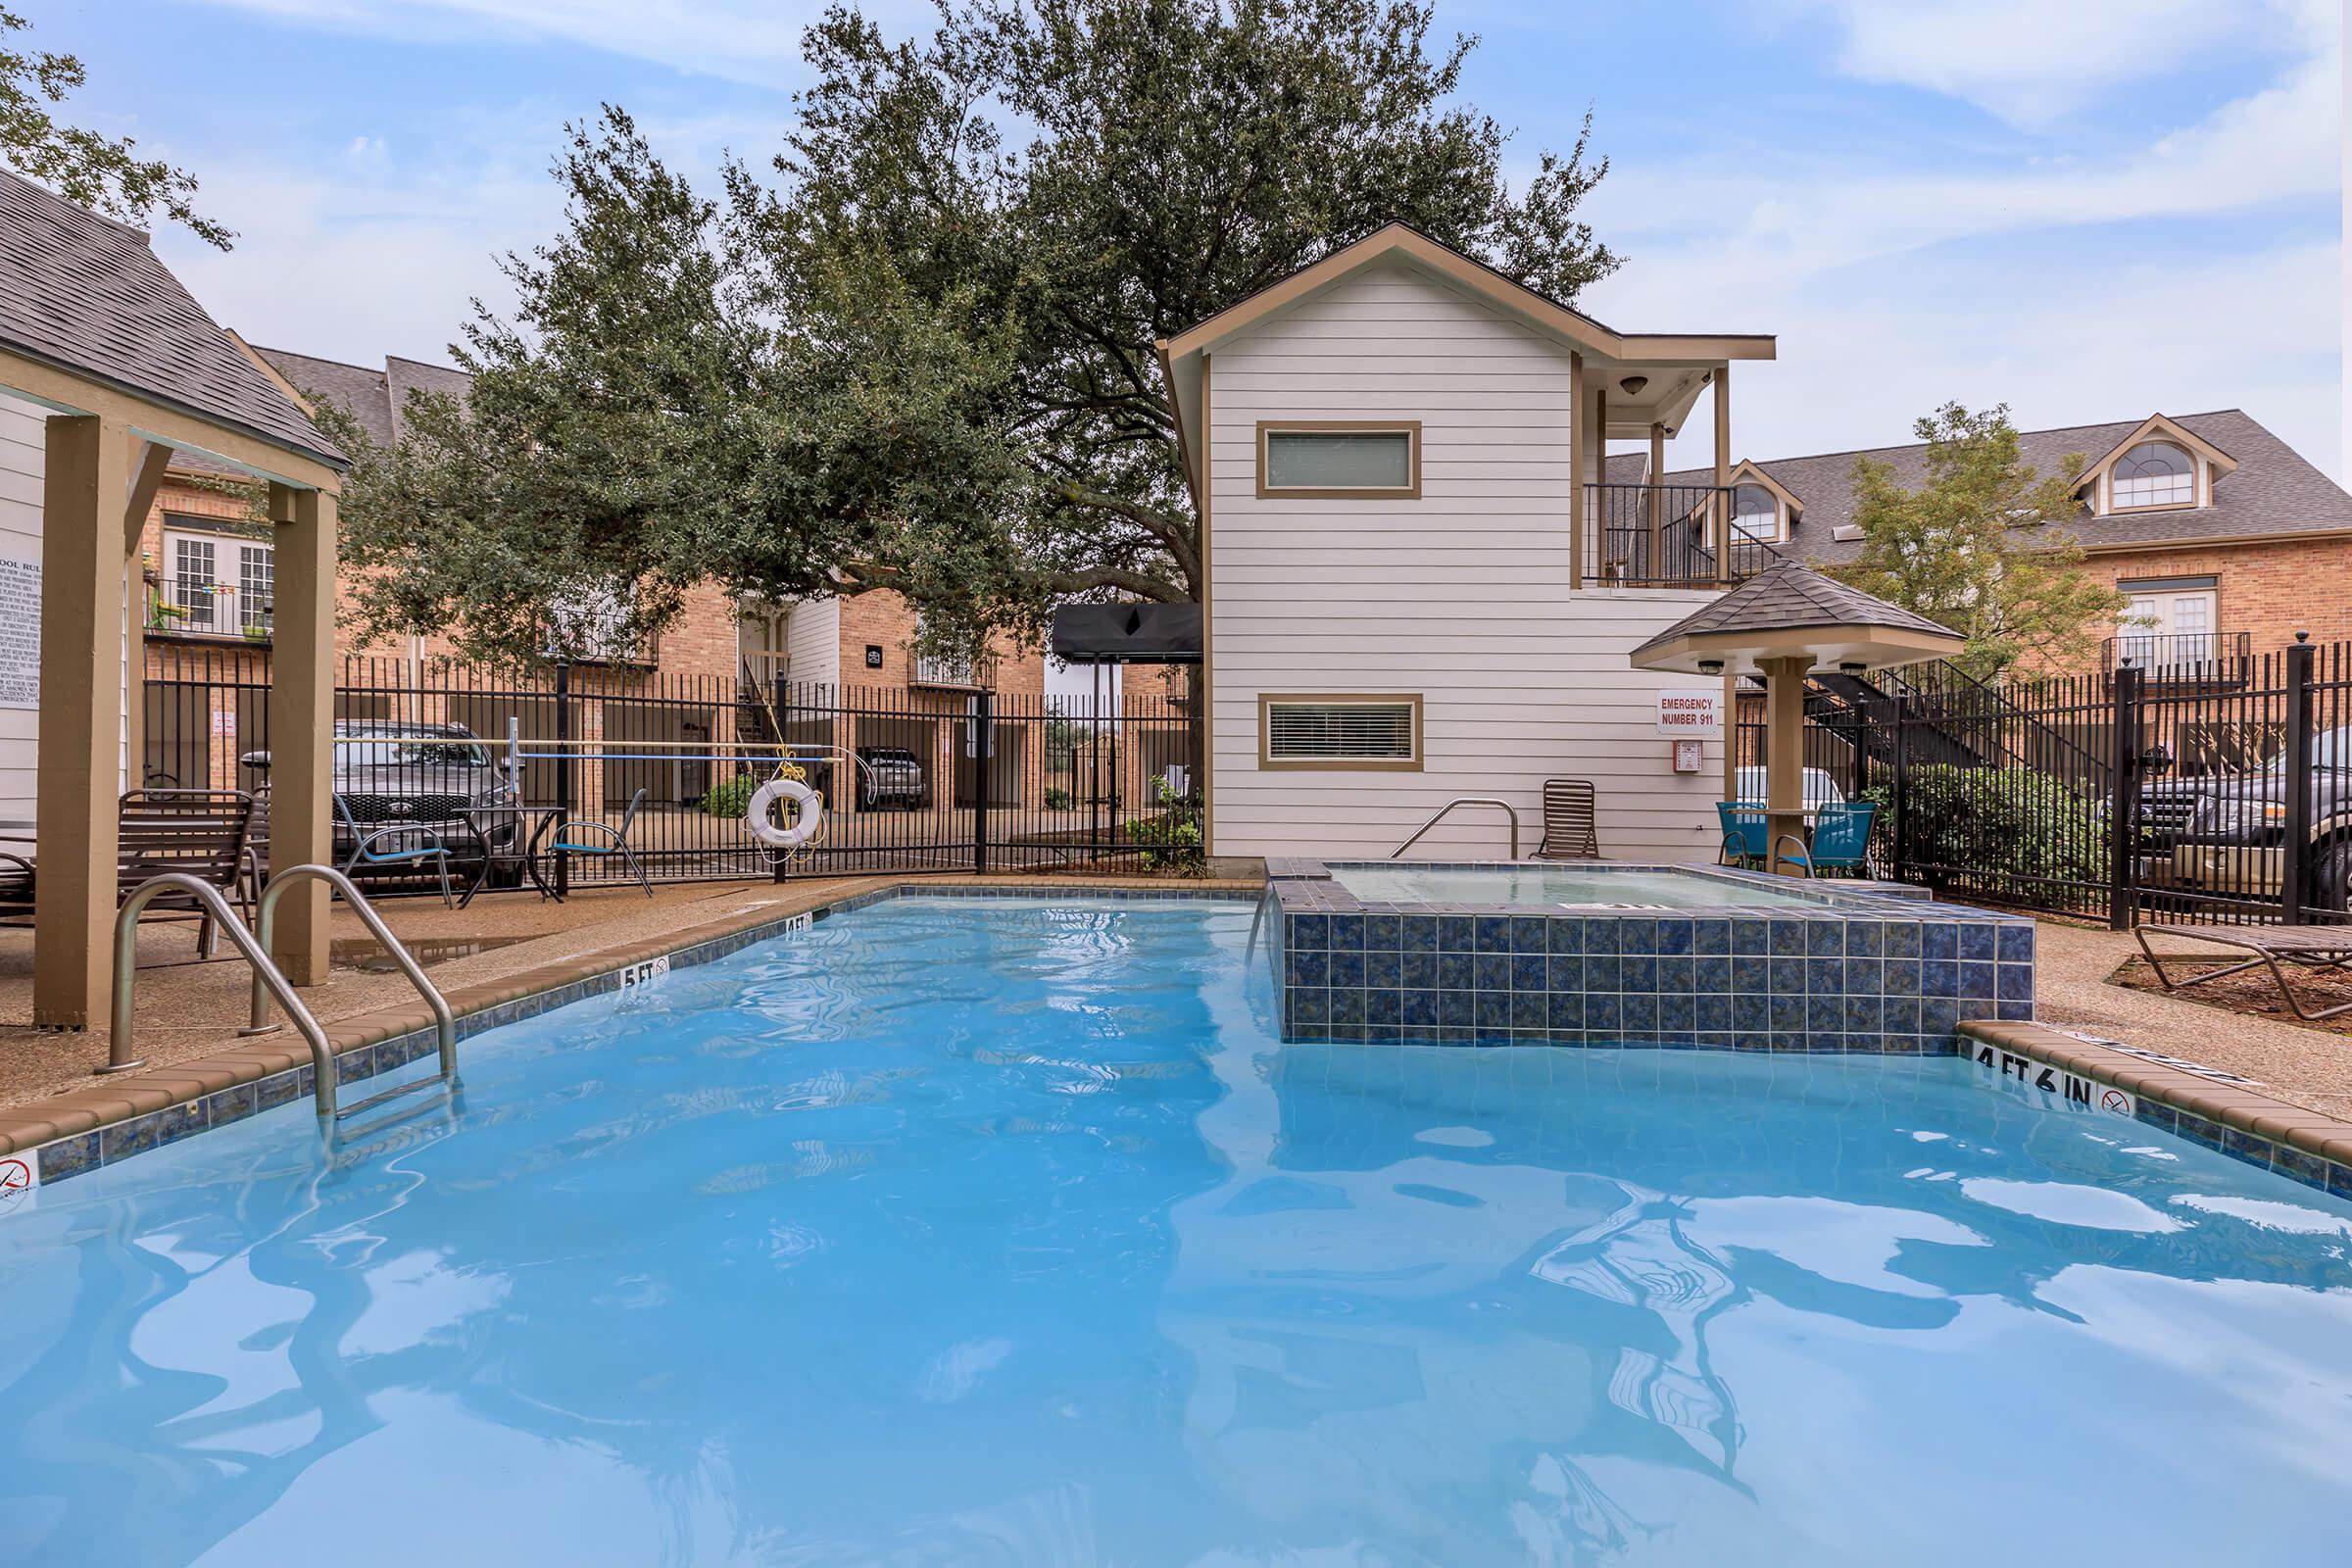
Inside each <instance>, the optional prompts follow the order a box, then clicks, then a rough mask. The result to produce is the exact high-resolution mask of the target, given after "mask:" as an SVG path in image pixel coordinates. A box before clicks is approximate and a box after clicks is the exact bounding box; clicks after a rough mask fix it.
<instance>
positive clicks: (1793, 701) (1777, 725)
mask: <svg viewBox="0 0 2352 1568" xmlns="http://www.w3.org/2000/svg"><path fill="white" fill-rule="evenodd" d="M1760 667H1761V668H1762V669H1763V671H1764V831H1765V833H1766V835H1767V837H1768V839H1769V845H1768V853H1769V854H1770V856H1771V863H1772V865H1773V867H1774V868H1775V869H1778V868H1779V866H1780V863H1781V862H1780V847H1781V835H1782V834H1784V833H1786V834H1789V835H1790V836H1791V837H1793V838H1794V839H1795V840H1796V841H1797V842H1798V843H1799V844H1802V843H1804V842H1805V676H1806V674H1807V672H1809V671H1810V670H1811V669H1812V668H1813V660H1812V657H1811V656H1810V655H1803V656H1799V657H1795V658H1789V659H1767V660H1763V661H1760ZM1791 874H1793V873H1791Z"/></svg>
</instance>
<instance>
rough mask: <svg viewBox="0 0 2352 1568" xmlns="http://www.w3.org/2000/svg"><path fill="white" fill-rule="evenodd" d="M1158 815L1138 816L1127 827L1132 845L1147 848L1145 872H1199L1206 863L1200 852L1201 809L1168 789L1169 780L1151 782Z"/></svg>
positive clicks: (1145, 852) (1145, 851)
mask: <svg viewBox="0 0 2352 1568" xmlns="http://www.w3.org/2000/svg"><path fill="white" fill-rule="evenodd" d="M1152 787H1153V792H1154V794H1155V795H1156V797H1157V804H1158V806H1159V814H1158V815H1156V816H1139V817H1136V818H1134V819H1133V820H1131V821H1129V822H1128V824H1127V837H1128V839H1129V841H1130V842H1132V843H1136V844H1141V845H1144V846H1146V848H1145V850H1144V857H1143V858H1144V869H1145V870H1147V871H1183V872H1188V873H1197V872H1199V871H1201V869H1202V868H1203V867H1204V866H1205V864H1206V860H1205V858H1204V857H1203V856H1202V854H1201V808H1200V807H1199V806H1198V805H1196V804H1194V803H1192V802H1190V801H1187V800H1186V799H1185V798H1184V797H1183V796H1181V795H1179V794H1177V793H1176V792H1175V791H1174V790H1172V789H1170V788H1169V787H1168V781H1167V780H1166V779H1164V778H1163V779H1154V780H1153V781H1152Z"/></svg>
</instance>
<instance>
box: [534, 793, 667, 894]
mask: <svg viewBox="0 0 2352 1568" xmlns="http://www.w3.org/2000/svg"><path fill="white" fill-rule="evenodd" d="M645 796H646V791H645V787H644V786H643V785H640V786H638V789H637V793H636V794H634V795H632V796H630V797H629V809H627V810H626V811H623V812H622V813H621V816H620V826H618V827H614V826H613V825H612V824H611V823H608V822H579V821H571V822H565V823H564V826H563V827H562V828H561V829H560V830H558V832H557V833H556V836H555V837H554V838H552V839H550V840H549V841H548V844H547V853H549V854H550V855H554V854H558V853H562V854H565V855H593V856H597V857H599V858H602V857H606V856H613V855H617V856H619V857H620V858H621V861H622V863H624V864H625V865H627V866H628V868H629V870H630V872H631V874H633V875H634V876H635V877H636V878H637V885H638V886H639V887H641V888H643V889H645V896H646V897H647V898H649V899H650V898H652V897H653V896H654V880H653V878H651V877H649V876H647V875H646V874H645V864H644V862H643V861H641V860H639V859H638V858H637V852H636V851H635V850H632V849H630V848H629V828H630V826H631V825H632V824H633V823H635V822H636V820H637V813H638V812H639V811H641V810H643V809H645ZM575 833H602V834H603V835H604V836H605V837H604V839H603V841H602V842H599V841H596V840H590V841H589V842H587V843H585V844H583V843H581V842H579V841H578V840H577V839H575V838H573V837H572V835H573V834H575Z"/></svg>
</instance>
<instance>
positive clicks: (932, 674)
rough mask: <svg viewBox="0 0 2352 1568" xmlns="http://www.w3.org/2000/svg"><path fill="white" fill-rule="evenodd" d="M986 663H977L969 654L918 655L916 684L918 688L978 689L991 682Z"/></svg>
mask: <svg viewBox="0 0 2352 1568" xmlns="http://www.w3.org/2000/svg"><path fill="white" fill-rule="evenodd" d="M989 674H990V670H989V666H988V663H987V662H986V661H975V660H973V659H972V658H971V656H970V655H968V654H962V655H940V654H923V655H918V656H917V657H916V659H915V661H914V684H915V685H917V686H953V687H957V688H976V687H981V686H985V685H987V684H988V680H989Z"/></svg>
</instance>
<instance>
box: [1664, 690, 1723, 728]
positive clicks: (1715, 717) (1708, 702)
mask: <svg viewBox="0 0 2352 1568" xmlns="http://www.w3.org/2000/svg"><path fill="white" fill-rule="evenodd" d="M1658 733H1659V734H1661V735H1672V736H1673V737H1675V738H1676V739H1677V740H1713V739H1715V738H1716V737H1717V736H1720V735H1721V734H1722V733H1723V691H1722V688H1720V687H1704V686H1699V687H1679V688H1674V689H1670V690H1667V691H1662V692H1660V693H1658Z"/></svg>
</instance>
